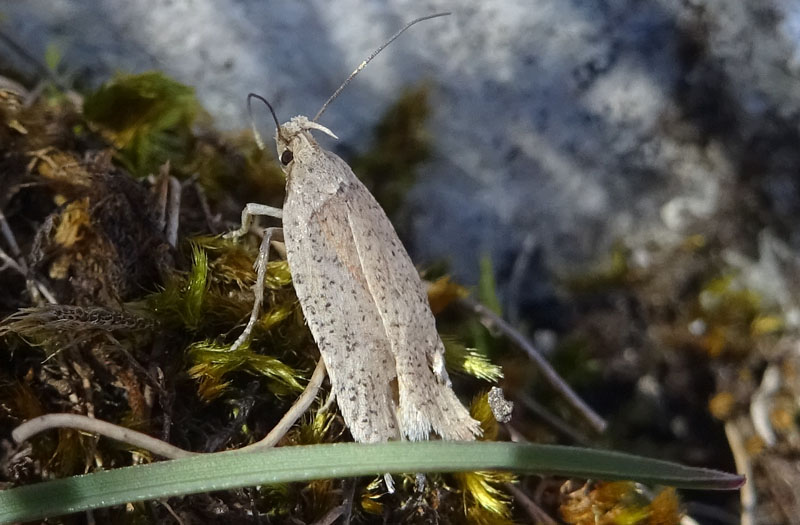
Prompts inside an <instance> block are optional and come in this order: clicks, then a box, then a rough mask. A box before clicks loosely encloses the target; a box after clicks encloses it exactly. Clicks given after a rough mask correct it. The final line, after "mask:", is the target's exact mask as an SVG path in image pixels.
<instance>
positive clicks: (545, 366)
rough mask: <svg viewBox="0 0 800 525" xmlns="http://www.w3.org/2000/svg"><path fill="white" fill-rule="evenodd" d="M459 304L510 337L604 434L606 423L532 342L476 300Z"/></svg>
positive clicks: (468, 300) (565, 397)
mask: <svg viewBox="0 0 800 525" xmlns="http://www.w3.org/2000/svg"><path fill="white" fill-rule="evenodd" d="M458 302H459V303H460V304H461V305H462V306H464V307H465V308H467V309H468V310H470V311H471V312H473V313H475V314H476V315H478V316H479V317H480V318H481V319H482V321H483V322H484V323H485V324H487V325H490V326H492V327H494V328H496V329H497V330H499V331H500V332H502V333H503V334H504V335H505V336H506V337H508V338H509V339H510V340H511V341H512V342H513V343H514V344H515V345H517V346H518V347H519V348H521V349H522V350H524V351H525V353H526V354H528V357H530V358H531V360H532V361H533V363H534V365H536V367H537V368H538V370H539V372H540V373H541V374H542V375H543V376H544V378H545V380H547V382H548V383H550V386H552V387H553V388H554V389H555V390H556V391H557V392H558V393H559V394H561V395H562V396H563V397H564V399H565V400H566V401H567V403H569V404H570V405H571V406H572V407H573V408H574V409H575V410H577V411H578V412H579V413H580V414H581V416H583V417H584V418H585V419H586V420H587V421H588V422H589V424H590V425H591V426H592V428H594V430H595V431H597V432H603V431H604V430H605V429H606V421H605V420H604V419H603V418H602V417H600V415H599V414H597V413H596V412H595V411H594V410H592V408H591V407H589V405H587V404H586V403H584V401H583V400H582V399H581V398H580V397H579V396H578V394H576V393H575V392H574V391H573V390H572V389H571V388H570V387H569V385H568V384H567V383H565V382H564V380H563V379H561V376H559V375H558V373H557V372H556V371H555V370H553V367H551V366H550V363H548V362H547V360H546V359H545V358H544V357H542V355H541V354H540V353H539V352H538V351H537V350H536V348H535V347H534V346H533V345H532V344H531V343H530V341H528V340H527V339H526V338H525V336H523V335H522V334H521V333H519V331H517V330H516V329H515V328H514V327H513V326H511V325H510V324H508V323H507V322H506V321H505V320H503V319H502V318H501V317H500V316H499V315H497V314H496V313H494V312H493V311H491V310H490V309H489V308H486V307H485V306H483V305H482V304H480V303H479V302H477V301H475V300H474V299H471V298H469V297H466V298H462V299H459V300H458Z"/></svg>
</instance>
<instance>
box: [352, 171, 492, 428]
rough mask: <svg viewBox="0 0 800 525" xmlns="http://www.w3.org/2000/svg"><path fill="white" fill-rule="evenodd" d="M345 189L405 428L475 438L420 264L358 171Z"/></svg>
mask: <svg viewBox="0 0 800 525" xmlns="http://www.w3.org/2000/svg"><path fill="white" fill-rule="evenodd" d="M345 193H346V199H344V204H345V205H346V208H347V220H348V224H349V226H350V230H351V234H352V239H353V242H354V243H355V249H356V251H357V254H358V261H359V263H360V265H361V271H362V274H363V276H364V278H365V279H366V282H367V285H368V287H369V293H370V296H371V298H372V300H373V301H374V304H375V306H376V308H377V311H378V312H379V313H380V318H381V321H382V323H383V329H384V330H385V335H386V339H387V340H388V342H389V344H390V347H391V353H392V355H393V356H394V360H395V365H396V370H397V382H398V391H399V406H398V411H397V412H398V421H399V424H400V430H401V431H402V433H403V434H404V435H405V436H406V437H408V438H409V439H411V440H420V439H426V438H427V437H428V435H429V433H430V430H431V429H433V430H434V431H435V432H436V433H437V434H439V435H440V436H441V437H442V438H443V439H455V440H471V439H474V437H475V436H476V435H479V434H480V425H479V424H478V422H477V421H475V420H474V419H472V418H471V417H470V415H469V412H468V411H467V410H466V408H464V405H462V404H461V402H460V401H459V399H458V397H456V395H455V393H454V392H453V390H452V388H451V386H450V382H449V380H448V378H447V373H446V371H445V370H444V345H443V344H442V341H441V338H440V337H439V333H438V332H437V330H436V320H435V319H434V317H433V313H432V312H431V309H430V303H429V302H428V295H427V291H426V289H425V287H424V285H423V284H422V281H421V279H420V277H419V273H418V272H417V269H416V268H415V267H414V264H413V263H412V262H411V258H410V257H409V256H408V252H406V249H405V247H404V246H403V245H402V243H401V242H400V239H399V238H398V237H397V233H396V232H395V229H394V227H393V226H392V223H391V222H390V221H389V218H388V217H387V216H386V213H385V212H384V211H383V208H381V206H380V205H379V204H378V202H377V201H376V200H375V198H374V197H373V196H372V194H371V193H370V192H369V190H367V188H366V187H365V186H364V185H363V184H362V183H361V182H360V181H358V179H356V178H355V176H353V180H352V181H351V182H350V183H349V186H348V188H347V191H346V192H345Z"/></svg>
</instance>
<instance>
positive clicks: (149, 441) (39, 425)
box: [11, 414, 197, 459]
mask: <svg viewBox="0 0 800 525" xmlns="http://www.w3.org/2000/svg"><path fill="white" fill-rule="evenodd" d="M54 428H75V429H78V430H83V431H85V432H92V433H94V434H100V435H101V436H105V437H107V438H111V439H114V440H116V441H121V442H123V443H127V444H129V445H132V446H134V447H137V448H141V449H144V450H148V451H150V452H152V453H153V454H155V455H157V456H161V457H164V458H169V459H178V458H185V457H189V456H195V455H197V452H190V451H188V450H183V449H182V448H178V447H176V446H174V445H170V444H169V443H167V442H165V441H161V440H160V439H156V438H154V437H151V436H148V435H147V434H143V433H142V432H137V431H136V430H131V429H129V428H125V427H122V426H119V425H115V424H113V423H108V422H107V421H103V420H101V419H95V418H92V417H88V416H84V415H81V414H45V415H44V416H39V417H35V418H33V419H31V420H28V421H26V422H25V423H23V424H21V425H20V426H18V427H17V428H15V429H14V431H13V432H12V433H11V436H12V437H13V438H14V441H16V442H17V443H22V442H23V441H26V440H28V439H30V438H31V437H33V436H35V435H36V434H38V433H40V432H44V431H45V430H50V429H54Z"/></svg>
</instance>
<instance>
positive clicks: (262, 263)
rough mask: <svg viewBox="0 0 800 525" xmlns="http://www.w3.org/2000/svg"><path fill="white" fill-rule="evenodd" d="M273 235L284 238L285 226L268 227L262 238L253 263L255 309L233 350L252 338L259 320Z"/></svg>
mask: <svg viewBox="0 0 800 525" xmlns="http://www.w3.org/2000/svg"><path fill="white" fill-rule="evenodd" d="M273 235H275V236H278V237H280V238H281V239H283V228H267V229H266V230H264V239H262V240H261V247H260V248H259V249H258V257H256V262H255V264H254V265H253V266H254V268H255V270H256V284H255V285H254V286H253V293H254V294H255V296H256V297H255V300H254V301H253V311H252V312H250V320H249V321H247V326H245V327H244V331H243V332H242V333H241V334H240V335H239V337H237V338H236V341H234V343H233V346H231V351H233V350H236V349H237V348H239V347H240V346H242V345H243V344H244V343H245V342H247V340H248V339H249V338H250V334H251V333H252V332H253V327H255V325H256V321H258V314H259V311H260V310H261V303H263V302H264V280H265V279H266V277H267V263H268V262H269V243H270V241H272V237H273Z"/></svg>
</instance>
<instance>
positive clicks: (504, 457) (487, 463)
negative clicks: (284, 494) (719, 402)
mask: <svg viewBox="0 0 800 525" xmlns="http://www.w3.org/2000/svg"><path fill="white" fill-rule="evenodd" d="M490 469H496V470H508V471H514V472H519V473H536V474H551V475H559V476H567V477H578V478H592V479H604V480H635V481H640V482H643V483H647V484H657V485H670V486H674V487H679V488H686V489H717V490H719V489H735V488H738V487H739V486H741V485H742V483H743V482H744V479H743V478H742V477H740V476H736V475H733V474H727V473H724V472H719V471H714V470H708V469H700V468H691V467H685V466H682V465H678V464H676V463H669V462H666V461H659V460H654V459H647V458H643V457H637V456H632V455H629V454H622V453H619V452H609V451H603V450H591V449H580V448H573V447H562V446H553V445H535V444H519V443H496V442H495V443H491V442H478V443H474V442H473V443H467V442H445V441H427V442H419V443H410V442H389V443H379V444H370V445H367V444H358V443H337V444H333V445H312V446H299V447H281V448H275V449H271V450H266V451H262V452H257V453H237V452H235V451H233V452H224V453H219V454H209V455H203V456H195V457H191V458H186V459H178V460H173V461H164V462H160V463H152V464H149V465H139V466H133V467H126V468H120V469H114V470H107V471H102V472H96V473H92V474H87V475H83V476H76V477H72V478H67V479H60V480H55V481H47V482H44V483H39V484H36V485H29V486H25V487H19V488H14V489H9V490H6V491H2V492H0V523H13V522H18V521H28V520H34V519H41V518H45V517H49V516H58V515H62V514H68V513H71V512H78V511H84V510H89V509H96V508H101V507H108V506H111V505H119V504H122V503H127V502H133V501H141V500H149V499H157V498H164V497H168V496H180V495H185V494H194V493H198V492H206V491H212V490H224V489H234V488H239V487H246V486H252V485H266V484H270V483H281V482H291V481H308V480H314V479H325V478H341V477H350V476H362V475H372V474H381V473H385V472H389V473H403V472H465V471H474V470H490Z"/></svg>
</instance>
